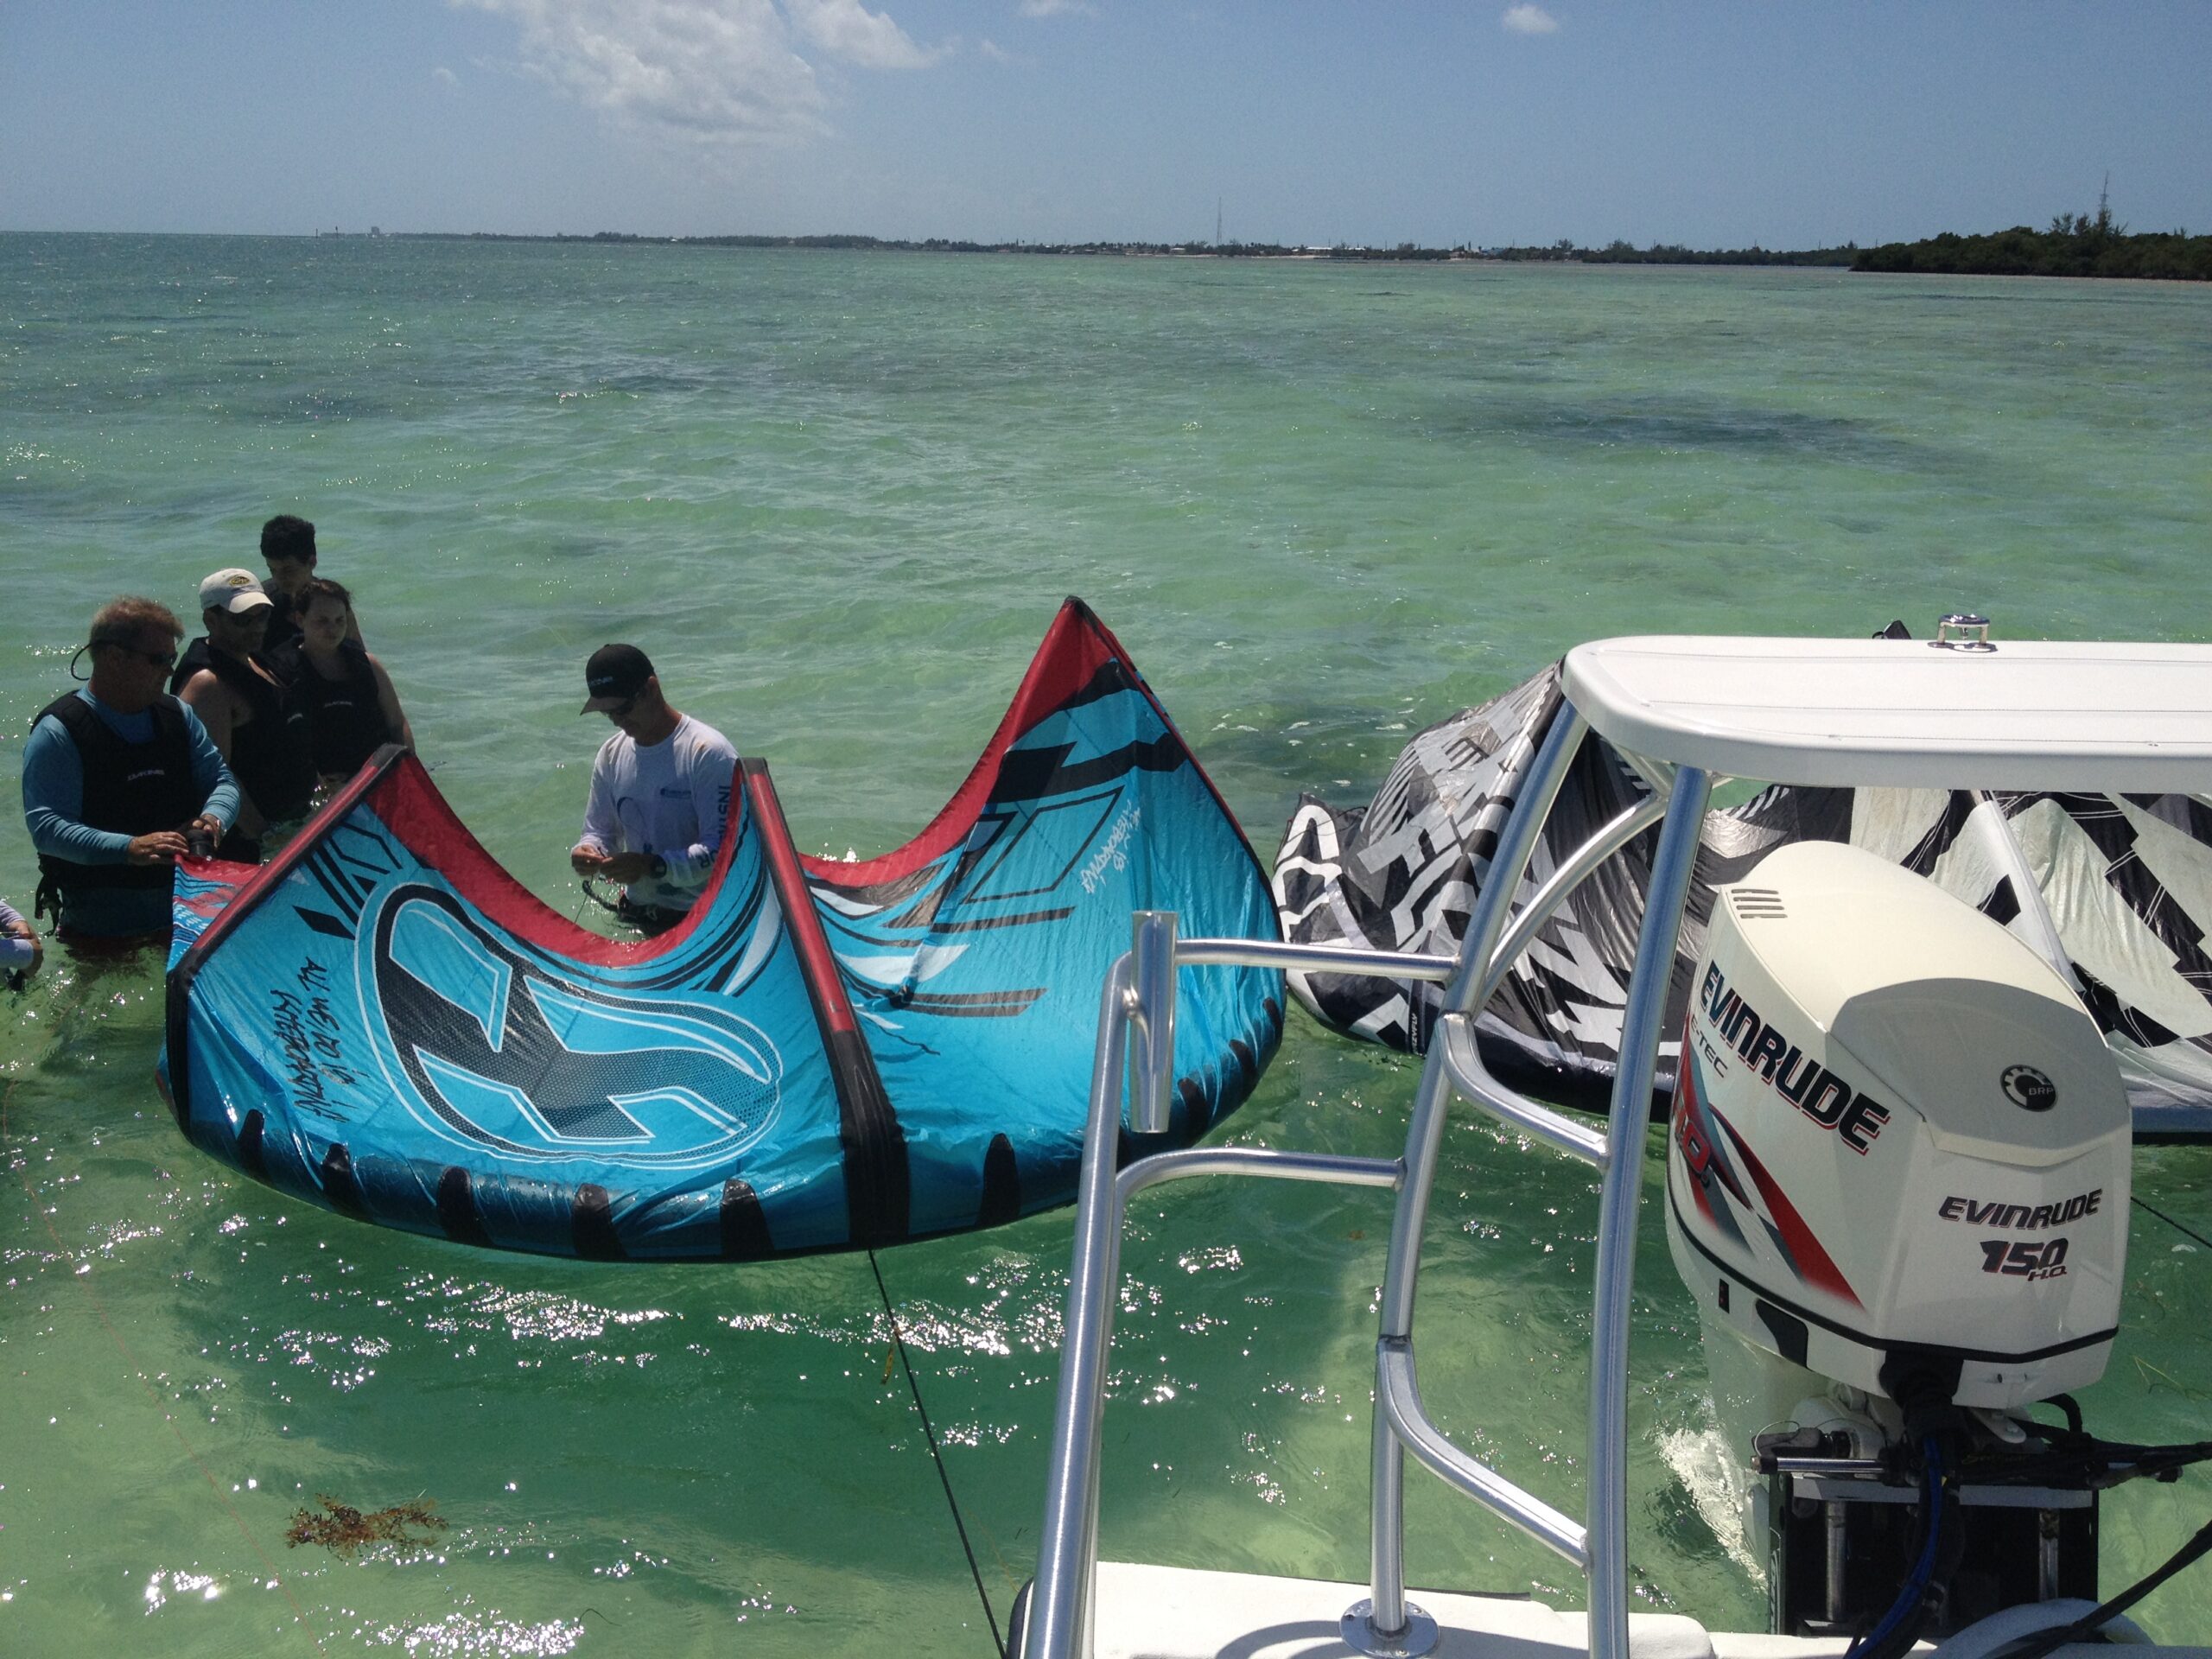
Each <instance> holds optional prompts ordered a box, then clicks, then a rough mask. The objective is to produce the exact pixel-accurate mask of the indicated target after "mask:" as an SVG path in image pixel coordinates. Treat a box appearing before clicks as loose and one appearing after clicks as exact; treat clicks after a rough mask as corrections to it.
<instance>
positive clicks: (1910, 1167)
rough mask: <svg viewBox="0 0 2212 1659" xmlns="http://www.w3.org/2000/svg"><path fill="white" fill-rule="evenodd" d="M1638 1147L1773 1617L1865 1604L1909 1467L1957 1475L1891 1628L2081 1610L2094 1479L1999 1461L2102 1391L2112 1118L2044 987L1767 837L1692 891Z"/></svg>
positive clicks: (2005, 960)
mask: <svg viewBox="0 0 2212 1659" xmlns="http://www.w3.org/2000/svg"><path fill="white" fill-rule="evenodd" d="M1668 1141H1669V1144H1668V1148H1667V1238H1668V1243H1669V1247H1670V1248H1671V1249H1672V1251H1673V1254H1674V1258H1675V1267H1676V1268H1677V1269H1678V1270H1679V1271H1680V1272H1681V1275H1682V1278H1683V1281H1684V1282H1686V1283H1687V1284H1688V1286H1689V1287H1691V1289H1692V1290H1693V1291H1694V1294H1696V1297H1697V1300H1698V1304H1699V1309H1700V1314H1701V1316H1702V1322H1703V1323H1704V1325H1705V1327H1706V1332H1707V1342H1706V1349H1707V1361H1708V1368H1709V1371H1710V1374H1711V1376H1712V1379H1713V1393H1714V1402H1715V1407H1716V1409H1717V1410H1718V1412H1719V1417H1720V1421H1721V1426H1722V1430H1723V1433H1724V1434H1725V1435H1726V1438H1727V1439H1728V1440H1730V1441H1731V1443H1732V1452H1733V1454H1734V1456H1735V1457H1736V1458H1738V1459H1742V1460H1743V1461H1742V1463H1741V1464H1739V1465H1737V1468H1738V1470H1739V1471H1743V1472H1745V1473H1748V1472H1749V1471H1751V1469H1752V1468H1753V1467H1755V1468H1756V1470H1757V1471H1758V1474H1759V1475H1760V1476H1762V1477H1764V1480H1765V1483H1766V1484H1764V1485H1763V1486H1760V1487H1757V1488H1748V1489H1739V1490H1742V1491H1743V1494H1744V1497H1745V1499H1746V1500H1747V1502H1748V1505H1749V1508H1750V1510H1751V1519H1752V1521H1753V1525H1754V1531H1755V1532H1757V1531H1764V1533H1765V1534H1766V1535H1767V1538H1768V1565H1769V1572H1768V1581H1769V1589H1770V1594H1771V1595H1772V1596H1773V1597H1774V1617H1775V1628H1776V1629H1777V1630H1780V1631H1784V1632H1789V1633H1793V1634H1802V1635H1821V1634H1849V1633H1851V1632H1852V1631H1853V1630H1864V1629H1866V1623H1867V1621H1868V1619H1869V1618H1870V1615H1871V1613H1872V1611H1879V1610H1880V1609H1881V1608H1883V1607H1885V1606H1886V1605H1888V1604H1889V1603H1890V1601H1891V1599H1892V1598H1893V1597H1895V1596H1896V1595H1897V1586H1898V1585H1899V1584H1900V1582H1902V1581H1904V1580H1905V1579H1906V1577H1907V1575H1908V1573H1909V1572H1910V1569H1911V1567H1912V1565H1913V1563H1914V1561H1915V1560H1916V1558H1917V1551H1918V1548H1919V1546H1918V1543H1917V1541H1916V1540H1917V1539H1918V1537H1919V1536H1920V1535H1919V1534H1916V1533H1915V1532H1914V1531H1912V1530H1911V1528H1910V1526H1909V1525H1908V1524H1907V1521H1908V1517H1909V1516H1912V1515H1913V1514H1914V1513H1915V1509H1914V1507H1913V1506H1912V1505H1911V1504H1910V1503H1908V1502H1904V1501H1901V1500H1909V1499H1910V1497H1912V1491H1913V1489H1912V1488H1911V1487H1910V1484H1909V1483H1908V1486H1907V1489H1906V1490H1904V1491H1899V1490H1898V1486H1897V1482H1898V1481H1899V1480H1900V1479H1901V1478H1904V1477H1903V1475H1902V1474H1901V1471H1904V1470H1905V1469H1908V1468H1923V1469H1924V1468H1926V1467H1929V1466H1931V1459H1941V1460H1942V1461H1943V1462H1944V1463H1945V1464H1946V1465H1950V1466H1960V1465H1959V1460H1961V1459H1963V1460H1964V1466H1965V1467H1969V1468H1971V1469H1972V1470H1973V1471H1975V1472H1974V1474H1973V1476H1972V1478H1970V1479H1968V1480H1967V1484H1964V1485H1961V1486H1959V1487H1957V1488H1955V1491H1954V1495H1953V1498H1952V1500H1951V1501H1952V1502H1955V1503H1957V1504H1958V1505H1959V1506H1961V1514H1962V1515H1964V1516H1966V1517H1967V1518H1966V1519H1965V1520H1963V1521H1962V1522H1960V1523H1959V1525H1960V1527H1961V1529H1962V1538H1963V1542H1962V1543H1961V1541H1960V1540H1959V1539H1957V1538H1955V1540H1954V1547H1955V1548H1962V1549H1963V1551H1964V1554H1963V1555H1962V1556H1961V1557H1960V1558H1959V1559H1960V1562H1961V1564H1960V1565H1959V1566H1958V1567H1957V1569H1956V1571H1955V1572H1954V1573H1951V1574H1950V1576H1949V1578H1948V1580H1947V1582H1946V1583H1945V1584H1943V1585H1941V1586H1933V1587H1931V1588H1930V1589H1929V1591H1928V1593H1927V1596H1926V1597H1925V1598H1924V1600H1925V1601H1926V1604H1927V1605H1926V1606H1925V1607H1923V1608H1922V1609H1921V1610H1920V1611H1919V1613H1918V1614H1916V1617H1923V1618H1929V1619H1931V1620H1932V1621H1933V1628H1934V1629H1936V1630H1943V1629H1948V1628H1957V1623H1956V1621H1957V1620H1960V1619H1963V1618H1971V1617H1979V1616H1980V1615H1981V1614H1984V1613H1987V1612H1991V1611H1996V1610H1998V1609H1999V1608H2001V1607H2004V1606H2007V1605H2017V1604H2018V1603H2019V1602H2021V1601H2024V1600H2028V1601H2032V1600H2048V1599H2052V1598H2054V1597H2057V1596H2061V1595H2075V1594H2088V1595H2091V1596H2092V1597H2094V1592H2095V1586H2096V1563H2095V1508H2094V1505H2095V1493H2094V1485H2095V1484H2096V1482H2095V1480H2094V1478H2090V1477H2088V1476H2084V1477H2083V1478H2082V1479H2080V1480H2078V1481H2076V1482H2075V1483H2074V1484H2073V1487H2072V1489H2070V1490H2067V1491H2058V1490H2056V1483H2054V1482H2053V1481H2051V1480H2050V1479H2044V1480H2042V1482H2041V1484H2036V1481H2037V1477H2036V1476H2034V1475H2033V1473H2032V1472H2029V1473H2024V1474H2023V1475H2021V1476H2019V1477H2018V1478H2017V1479H2015V1478H2013V1477H2011V1476H2008V1475H2007V1474H2006V1473H2005V1465H2006V1459H2008V1458H2012V1457H2014V1456H2016V1455H2017V1456H2018V1459H2020V1461H2019V1463H2018V1467H2020V1468H2021V1469H2023V1470H2025V1471H2034V1470H2036V1469H2038V1468H2041V1467H2044V1466H2045V1465H2047V1464H2048V1461H2049V1460H2048V1459H2045V1460H2044V1464H2038V1463H2037V1462H2036V1460H2035V1459H2036V1457H2037V1455H2040V1454H2041V1453H2044V1452H2049V1451H2050V1449H2051V1447H2052V1446H2054V1445H2058V1444H2061V1443H2063V1444H2066V1445H2074V1444H2076V1442H2075V1441H2070V1440H2063V1436H2062V1437H2061V1439H2060V1440H2053V1439H2052V1438H2051V1434H2052V1433H2054V1431H2049V1430H2047V1429H2046V1428H2045V1427H2044V1426H2043V1425H2042V1424H2041V1423H2039V1422H2037V1421H2033V1420H2030V1419H2028V1417H2027V1408H2028V1407H2030V1406H2031V1405H2032V1404H2033V1403H2034V1402H2037V1401H2043V1400H2048V1399H2050V1397H2051V1396H2052V1395H2062V1394H2065V1393H2067V1392H2068V1391H2069V1390H2071V1389H2079V1388H2082V1387H2085V1386H2087V1385H2088V1384H2089V1383H2094V1382H2095V1381H2096V1380H2097V1378H2098V1377H2100V1376H2102V1375H2103V1372H2104V1369H2105V1362H2106V1360H2107V1357H2109V1355H2110V1353H2111V1349H2112V1339H2113V1335H2114V1331H2115V1327H2116V1325H2117V1324H2118V1320H2119V1313H2120V1287H2121V1278H2122V1270H2123V1268H2124V1267H2125V1265H2126V1243H2127V1221H2128V1173H2129V1161H2130V1159H2131V1156H2132V1154H2133V1125H2132V1122H2131V1119H2130V1114H2129V1110H2128V1105H2127V1099H2126V1093H2125V1090H2124V1089H2123V1087H2122V1085H2121V1083H2120V1071H2119V1067H2118V1065H2116V1064H2115V1062H2114V1061H2113V1057H2112V1054H2111V1052H2110V1051H2109V1050H2108V1049H2107V1047H2106V1046H2105V1042H2104V1039H2103V1037H2102V1036H2101V1033H2099V1031H2098V1029H2097V1027H2096V1024H2095V1022H2094V1020H2092V1019H2091V1018H2090V1017H2089V1015H2088V1012H2087V1011H2086V1010H2085V1009H2084V1008H2083V1007H2082V1003H2081V1001H2080V1000H2079V999H2078V998H2077V997H2076V996H2075V994H2074V991H2073V988H2072V987H2071V986H2070V985H2069V983H2068V982H2067V981H2066V980H2065V979H2064V978H2063V977H2062V976H2060V974H2059V973H2058V972H2057V971H2056V969H2053V968H2052V967H2051V966H2050V964H2049V963H2046V962H2044V960H2043V959H2042V958H2041V957H2038V956H2037V955H2036V954H2035V952H2034V951H2032V950H2030V949H2029V948H2028V946H2027V945H2025V944H2023V943H2022V942H2021V941H2020V940H2019V939H2018V938H2014V937H2013V935H2012V933H2010V932H2008V931H2006V930H2005V928H2004V927H2003V926H2001V925H1999V923H1998V922H1996V921H1994V920H1993V919H1991V918H1989V917H1987V916H1985V915H1983V914H1981V913H1980V912H1977V911H1975V910H1973V909H1971V908H1969V907H1968V906H1966V905H1964V904H1961V902H1960V901H1959V900H1958V899H1954V898H1952V897H1951V896H1950V895H1949V894H1948V893H1944V892H1942V890H1941V889H1940V888H1938V887H1936V886H1935V885H1934V884H1933V883H1931V882H1929V881H1926V880H1923V879H1922V878H1920V877H1919V876H1916V875H1914V874H1910V873H1909V872H1907V871H1905V870H1903V869H1900V868H1897V866H1895V865H1893V864H1891V863H1890V862H1888V861H1886V860H1884V859H1881V858H1878V857H1876V856H1874V855H1872V854H1870V853H1867V852H1865V851H1862V850H1860V849H1857V848H1854V847H1850V846H1847V845H1842V844H1840V843H1836V842H1799V843H1797V844H1796V845H1792V846H1789V847H1784V848H1781V849H1777V851H1775V852H1773V853H1772V854H1770V855H1768V856H1767V857H1766V858H1765V859H1764V860H1763V861H1760V863H1759V864H1758V867H1757V868H1755V869H1754V870H1753V871H1752V872H1751V874H1750V875H1749V876H1747V877H1746V878H1745V880H1742V881H1740V882H1738V883H1737V884H1735V885H1733V886H1731V887H1722V888H1720V889H1719V891H1718V893H1716V896H1715V899H1714V905H1713V917H1712V920H1711V923H1710V925H1709V927H1708V930H1707V938H1706V948H1705V951H1704V954H1703V956H1702V957H1701V958H1700V961H1699V963H1698V966H1697V969H1696V977H1695V979H1694V982H1693V983H1692V985H1691V995H1690V1006H1689V1011H1688V1016H1687V1018H1686V1020H1685V1022H1684V1027H1683V1033H1682V1057H1681V1069H1680V1071H1679V1073H1678V1080H1677V1083H1676V1086H1675V1106H1674V1113H1673V1117H1672V1121H1671V1124H1670V1132H1669V1137H1668ZM2062 1403H2064V1404H2065V1408H2066V1409H2067V1410H2068V1412H2069V1415H2071V1414H2073V1410H2074V1408H2073V1407H2072V1406H2071V1404H2070V1402H2062ZM2078 1428H2079V1424H2078V1419H2076V1420H2075V1430H2076V1433H2077V1434H2078ZM2007 1480H2012V1481H2013V1484H2011V1485H2008V1486H2006V1487H2005V1490H2003V1491H1998V1490H1996V1489H1995V1487H1993V1485H1992V1483H1993V1482H1996V1483H1999V1484H2002V1483H2004V1482H2005V1481H2007ZM2020 1481H2025V1482H2027V1483H2028V1484H2026V1485H2022V1484H2018V1483H2019V1482H2020ZM1731 1484H1736V1482H1735V1478H1734V1477H1733V1476H1732V1478H1731ZM1922 1507H1923V1508H1924V1506H1922ZM1947 1559H1948V1558H1947ZM1916 1594H1917V1592H1916ZM1931 1610H1932V1611H1931ZM1901 1628H1903V1634H1902V1635H1900V1636H1897V1637H1896V1641H1895V1642H1892V1643H1891V1644H1890V1645H1892V1646H1894V1645H1896V1643H1897V1642H1901V1643H1904V1644H1906V1645H1909V1644H1910V1640H1911V1639H1912V1638H1911V1630H1912V1629H1915V1628H1918V1626H1917V1625H1912V1626H1910V1627H1901Z"/></svg>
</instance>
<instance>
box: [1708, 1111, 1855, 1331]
mask: <svg viewBox="0 0 2212 1659" xmlns="http://www.w3.org/2000/svg"><path fill="white" fill-rule="evenodd" d="M1706 1110H1707V1111H1708V1112H1710V1113H1712V1116H1713V1122H1716V1123H1718V1124H1719V1125H1720V1127H1721V1128H1722V1130H1723V1131H1725V1132H1726V1135H1727V1136H1728V1139H1729V1141H1731V1142H1732V1143H1733V1144H1734V1146H1735V1148H1736V1150H1737V1152H1738V1153H1739V1154H1742V1156H1743V1160H1744V1167H1745V1168H1746V1169H1748V1170H1750V1171H1751V1179H1752V1181H1753V1182H1754V1183H1756V1184H1757V1185H1758V1189H1759V1197H1760V1198H1764V1199H1765V1200H1766V1206H1767V1208H1768V1209H1769V1210H1770V1211H1773V1213H1774V1220H1775V1225H1776V1226H1777V1227H1779V1228H1780V1229H1781V1230H1782V1236H1783V1239H1784V1240H1785V1241H1786V1242H1787V1243H1789V1254H1790V1255H1793V1256H1795V1257H1796V1268H1797V1272H1798V1274H1799V1276H1800V1277H1801V1278H1802V1279H1803V1280H1804V1281H1805V1282H1806V1283H1807V1284H1808V1285H1811V1286H1813V1287H1815V1288H1816V1289H1820V1290H1825V1291H1826V1292H1827V1293H1828V1294H1829V1295H1831V1296H1838V1297H1840V1298H1842V1299H1843V1300H1845V1301H1847V1302H1849V1303H1850V1304H1851V1305H1852V1306H1853V1307H1863V1306H1866V1304H1864V1303H1863V1302H1861V1301H1860V1300H1859V1293H1858V1292H1857V1291H1855V1290H1853V1289H1852V1287H1851V1283H1850V1281H1848V1280H1847V1279H1846V1278H1845V1277H1844V1276H1843V1269H1842V1268H1839V1267H1838V1266H1836V1264H1835V1259H1834V1257H1833V1256H1831V1255H1829V1254H1828V1253H1827V1250H1826V1249H1822V1248H1821V1241H1820V1240H1819V1239H1818V1238H1816V1237H1815V1236H1814V1234H1813V1230H1812V1228H1811V1227H1810V1226H1808V1224H1807V1223H1806V1221H1805V1217H1802V1216H1801V1215H1799V1214H1798V1213H1797V1206H1796V1205H1794V1204H1792V1203H1790V1202H1789V1195H1788V1194H1787V1193H1785V1192H1783V1190H1782V1184H1781V1183H1780V1182H1779V1181H1777V1180H1776V1179H1774V1177H1773V1176H1771V1175H1770V1174H1768V1173H1767V1168H1766V1166H1765V1165H1764V1164H1763V1163H1761V1162H1760V1161H1759V1159H1758V1154H1757V1153H1755V1152H1753V1151H1752V1150H1751V1147H1748V1146H1746V1145H1745V1144H1744V1137H1743V1136H1742V1135H1738V1134H1737V1133H1736V1126H1735V1125H1734V1124H1733V1123H1731V1122H1729V1121H1728V1120H1727V1119H1726V1118H1725V1117H1723V1116H1720V1114H1719V1112H1717V1111H1713V1108H1712V1106H1711V1105H1710V1104H1708V1105H1707V1108H1706Z"/></svg>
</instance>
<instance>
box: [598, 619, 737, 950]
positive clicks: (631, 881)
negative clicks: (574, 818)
mask: <svg viewBox="0 0 2212 1659" xmlns="http://www.w3.org/2000/svg"><path fill="white" fill-rule="evenodd" d="M584 684H585V687H586V689H587V690H588V691H589V693H590V696H589V699H588V701H587V702H585V704H584V706H583V708H582V709H581V710H579V712H580V713H582V714H587V715H593V714H599V715H606V716H607V718H608V719H609V720H611V721H613V722H614V726H615V732H614V735H613V736H612V737H610V738H608V739H607V741H606V742H605V743H603V744H601V746H600V751H599V755H598V758H597V759H595V760H593V762H592V763H591V798H590V800H589V802H588V804H586V806H585V808H584V833H583V838H582V840H581V841H579V842H577V843H576V844H575V847H574V848H572V849H570V850H569V865H570V867H571V868H573V869H575V873H576V874H578V875H581V876H583V877H585V878H586V879H587V880H588V879H590V878H591V877H594V876H603V877H605V878H606V879H607V880H610V881H619V882H620V883H621V884H622V886H623V893H622V897H621V900H620V905H619V906H618V908H617V913H618V914H619V915H620V916H621V918H622V919H623V920H625V921H626V922H630V923H632V924H633V925H636V926H638V927H639V928H642V929H643V930H644V931H646V932H648V933H660V932H664V931H667V930H668V929H669V928H671V927H674V926H675V925H677V923H678V922H680V921H682V920H683V918H684V917H685V916H686V915H688V914H689V913H690V909H691V906H693V905H694V904H695V903H696V902H697V900H698V897H699V893H700V890H701V889H702V887H705V886H706V883H707V878H708V877H709V876H710V875H712V874H714V869H715V859H716V858H717V857H718V856H719V855H720V854H721V845H722V827H723V825H724V823H726V822H727V821H728V817H729V793H730V785H731V784H732V782H733V781H734V779H735V777H736V773H737V751H736V750H735V749H734V748H732V747H730V742H729V740H728V738H726V737H724V736H723V735H722V734H721V733H720V732H718V731H716V730H715V728H713V727H711V726H709V725H706V724H704V723H703V722H702V721H696V720H694V719H692V718H691V716H690V715H686V714H683V713H681V712H679V711H678V710H677V709H675V708H673V707H672V706H671V704H670V703H669V701H668V699H667V698H666V697H664V696H662V695H661V689H660V681H659V679H658V677H656V676H655V674H654V673H653V665H652V662H651V661H650V660H649V659H648V658H646V656H645V652H642V651H639V649H638V648H637V647H636V646H635V645H601V647H600V648H599V649H598V650H597V651H595V652H592V655H591V661H590V662H589V663H588V664H585V667H584Z"/></svg>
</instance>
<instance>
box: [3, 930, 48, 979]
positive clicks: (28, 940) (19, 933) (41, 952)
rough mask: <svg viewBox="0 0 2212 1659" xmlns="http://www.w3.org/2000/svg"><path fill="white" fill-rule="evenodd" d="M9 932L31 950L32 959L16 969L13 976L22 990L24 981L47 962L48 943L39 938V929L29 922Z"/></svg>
mask: <svg viewBox="0 0 2212 1659" xmlns="http://www.w3.org/2000/svg"><path fill="white" fill-rule="evenodd" d="M8 931H9V933H10V935H11V936H12V937H13V938H18V939H21V940H22V941H23V942H24V943H25V944H28V945H29V946H30V948H31V959H30V960H29V962H27V963H24V964H23V965H22V967H20V968H18V969H16V971H15V974H14V976H13V982H14V983H15V984H16V986H17V987H18V988H21V986H22V982H23V981H25V980H27V979H29V977H30V976H32V975H33V974H35V973H36V972H38V970H39V967H40V965H41V963H44V962H45V960H46V941H45V940H44V939H41V938H39V936H38V929H36V928H35V927H33V926H32V925H30V924H29V922H17V923H16V925H14V926H12V927H10V929H9V930H8Z"/></svg>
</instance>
